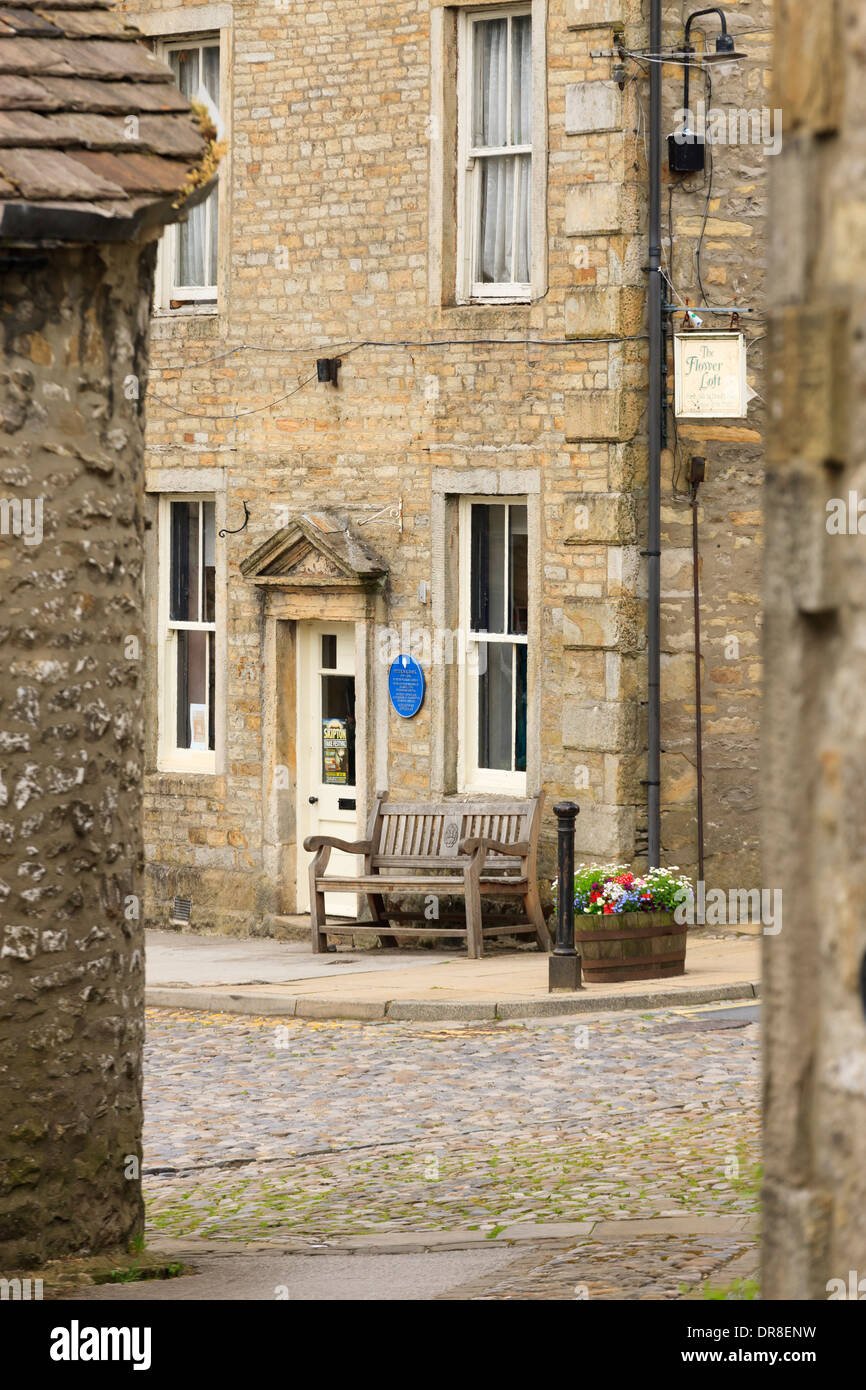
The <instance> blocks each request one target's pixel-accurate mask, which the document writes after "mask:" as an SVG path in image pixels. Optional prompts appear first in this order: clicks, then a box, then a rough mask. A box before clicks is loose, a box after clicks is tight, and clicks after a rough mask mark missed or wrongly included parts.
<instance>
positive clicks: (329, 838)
mask: <svg viewBox="0 0 866 1390" xmlns="http://www.w3.org/2000/svg"><path fill="white" fill-rule="evenodd" d="M326 845H327V847H328V848H329V849H341V850H344V851H345V852H346V854H371V853H372V850H373V847H372V845H371V844H370V841H369V840H338V839H336V838H335V836H333V835H308V836H307V838H306V840H305V841H304V849H305V850H307V852H308V853H309V854H312V853H313V851H314V850H320V849H324V848H325V846H326Z"/></svg>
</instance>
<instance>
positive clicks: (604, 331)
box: [565, 285, 644, 338]
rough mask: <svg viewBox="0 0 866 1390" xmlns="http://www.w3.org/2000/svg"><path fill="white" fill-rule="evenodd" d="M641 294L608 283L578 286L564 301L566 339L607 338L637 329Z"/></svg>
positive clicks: (628, 333)
mask: <svg viewBox="0 0 866 1390" xmlns="http://www.w3.org/2000/svg"><path fill="white" fill-rule="evenodd" d="M643 304H644V295H643V293H642V291H640V290H635V289H622V288H621V287H620V286H619V285H609V286H606V287H605V288H603V289H595V288H592V287H587V288H586V289H580V290H578V291H577V293H576V294H574V295H572V296H571V297H570V298H569V299H567V300H566V301H565V334H566V337H568V338H608V337H613V336H614V335H616V334H619V333H622V334H626V335H630V334H632V333H637V332H638V331H639V330H640V325H641V319H642V317H643Z"/></svg>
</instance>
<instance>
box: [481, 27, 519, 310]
mask: <svg viewBox="0 0 866 1390" xmlns="http://www.w3.org/2000/svg"><path fill="white" fill-rule="evenodd" d="M474 31H475V32H474V50H475V54H474V71H473V88H474V90H473V96H474V118H473V129H472V145H473V154H474V155H475V158H476V160H477V166H478V179H479V186H478V191H477V199H478V201H477V206H478V210H479V219H480V221H479V226H478V240H477V251H476V258H475V269H474V279H475V281H476V282H480V283H482V284H486V285H491V284H526V283H528V281H529V256H530V245H529V203H530V173H531V164H532V155H531V153H530V152H529V147H530V146H531V143H532V115H531V102H532V20H531V18H530V16H529V15H528V14H527V15H512V16H507V17H504V18H501V19H490V20H481V21H478V22H477V23H476V24H475V26H474ZM515 147H517V148H516V149H515ZM520 147H523V149H522V152H517V151H518V150H519V149H520ZM511 150H514V153H509V151H511ZM482 151H483V153H482ZM498 151H502V153H498Z"/></svg>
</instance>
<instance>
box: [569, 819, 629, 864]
mask: <svg viewBox="0 0 866 1390" xmlns="http://www.w3.org/2000/svg"><path fill="white" fill-rule="evenodd" d="M634 840H635V812H634V807H631V806H595V805H592V804H584V805H581V808H580V815H579V816H578V818H577V825H576V827H575V835H574V855H575V861H576V862H577V863H578V864H580V863H581V862H582V861H586V860H598V861H600V862H602V863H605V862H607V863H609V862H610V861H611V860H621V861H622V862H627V861H628V860H630V859H631V858H632V846H633V845H634Z"/></svg>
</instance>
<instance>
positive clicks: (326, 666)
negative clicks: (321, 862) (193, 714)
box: [297, 622, 359, 918]
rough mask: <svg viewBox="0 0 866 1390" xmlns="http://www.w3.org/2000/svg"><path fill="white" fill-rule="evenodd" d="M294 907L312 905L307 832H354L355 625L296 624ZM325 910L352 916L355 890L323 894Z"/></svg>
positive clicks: (334, 860) (342, 835) (346, 836)
mask: <svg viewBox="0 0 866 1390" xmlns="http://www.w3.org/2000/svg"><path fill="white" fill-rule="evenodd" d="M297 707H298V741H297V759H298V762H297V767H298V780H297V787H298V807H297V823H298V829H299V834H298V911H299V912H308V911H309V909H310V884H309V867H310V859H311V856H310V855H309V854H308V853H307V851H306V850H305V849H304V847H303V842H304V839H305V838H306V836H307V835H334V836H337V837H338V838H339V839H341V840H356V839H357V838H358V814H357V788H356V778H357V772H356V747H355V734H356V727H357V725H356V717H355V626H354V624H353V623H306V622H301V623H299V624H298V700H297ZM358 867H359V860H358V857H357V856H355V855H350V854H345V853H344V852H343V851H342V850H334V851H333V852H332V854H331V859H330V863H329V864H328V873H329V874H346V873H355V872H357V870H358ZM325 911H326V912H329V913H332V914H333V915H334V916H335V917H352V918H355V917H357V915H358V897H357V894H355V893H326V894H325Z"/></svg>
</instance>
